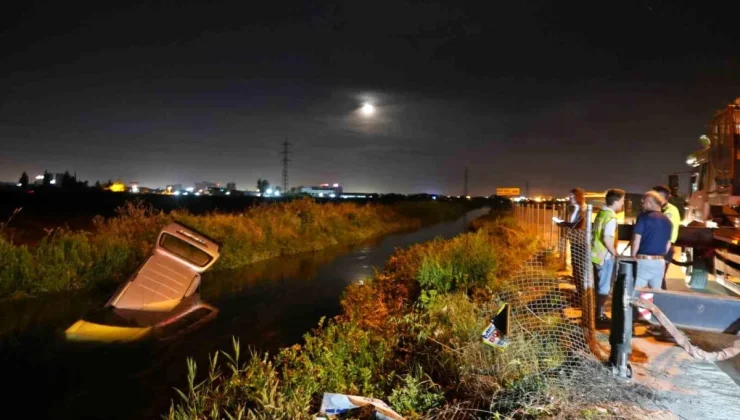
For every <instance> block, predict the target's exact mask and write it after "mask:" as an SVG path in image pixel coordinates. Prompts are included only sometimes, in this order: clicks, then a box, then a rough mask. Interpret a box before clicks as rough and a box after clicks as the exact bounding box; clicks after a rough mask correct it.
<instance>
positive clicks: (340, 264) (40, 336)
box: [0, 210, 485, 418]
mask: <svg viewBox="0 0 740 420" xmlns="http://www.w3.org/2000/svg"><path fill="white" fill-rule="evenodd" d="M483 213H485V210H477V211H473V212H471V213H469V214H468V215H467V217H466V218H461V219H460V220H458V221H456V222H453V223H447V224H441V225H436V226H431V227H428V228H424V229H421V230H418V231H416V232H411V233H402V234H395V235H389V236H386V237H384V238H382V239H378V240H374V241H369V242H367V243H363V244H360V245H356V246H337V247H333V248H330V249H326V250H324V251H319V252H314V253H307V254H300V255H294V256H285V257H282V258H280V259H275V260H269V261H264V262H261V263H256V264H251V265H248V266H244V267H242V268H239V269H235V270H220V271H211V272H206V273H204V274H203V278H202V282H201V290H200V295H201V297H202V299H203V301H205V302H208V303H209V304H210V305H212V306H214V307H216V308H217V309H218V310H219V314H218V316H217V317H215V319H213V320H211V321H210V322H208V323H207V324H205V325H203V326H202V328H199V329H197V330H196V331H194V332H191V333H189V334H187V335H184V336H179V337H177V338H175V339H174V340H169V341H158V340H151V339H150V340H144V341H140V342H136V343H128V344H113V345H111V344H99V343H80V342H69V341H67V340H65V338H64V331H65V329H66V328H67V327H68V326H70V325H72V324H73V323H74V322H75V321H76V320H78V319H80V318H81V317H83V316H84V315H85V314H86V313H89V312H90V311H92V310H94V309H95V308H98V307H100V306H102V305H104V304H105V302H106V301H107V298H108V297H109V296H110V293H111V292H112V290H109V291H104V292H95V293H86V294H76V295H67V296H54V297H44V298H40V299H33V300H25V301H23V302H18V303H15V304H14V303H12V302H11V303H10V304H9V305H5V306H3V307H0V313H2V319H3V320H7V321H10V322H9V323H11V322H12V326H6V325H3V326H1V327H0V328H1V329H0V346H1V347H0V368H2V370H3V373H4V374H5V377H6V378H10V379H11V381H12V382H13V383H14V384H16V385H17V386H16V387H15V390H16V391H17V392H14V391H12V392H11V395H10V396H8V397H9V399H11V400H13V401H18V403H20V402H22V401H24V400H26V401H29V402H31V403H32V404H33V405H32V407H35V408H34V411H33V417H74V418H101V417H105V418H157V417H159V415H160V414H161V413H162V412H164V411H165V410H166V409H167V407H168V405H169V402H170V400H171V399H173V398H176V394H175V393H174V391H173V390H172V387H173V386H177V387H183V385H184V381H185V373H186V370H185V360H186V358H187V357H190V356H192V357H194V358H195V359H196V361H197V363H198V366H199V368H200V372H205V369H206V367H207V365H208V358H207V357H208V354H209V353H213V352H214V351H216V350H227V349H230V348H231V338H232V336H237V337H238V338H239V340H240V341H241V344H242V348H243V351H244V353H246V347H248V346H251V347H253V348H255V349H257V350H258V351H260V352H263V351H270V350H276V349H278V348H279V347H282V346H287V345H291V344H294V343H296V342H299V341H300V340H301V336H302V335H303V334H305V333H306V332H307V331H309V330H310V329H311V328H313V327H315V326H316V325H317V323H318V321H319V319H320V318H321V317H323V316H326V317H332V316H334V315H336V314H337V313H338V312H339V310H340V305H339V298H340V295H341V293H342V291H343V290H344V288H345V287H346V286H347V285H348V284H351V283H353V282H356V281H360V280H361V279H364V278H367V277H370V276H372V275H373V273H374V270H375V268H376V267H378V268H382V267H383V265H384V264H385V261H386V260H387V259H388V257H389V256H390V255H391V254H392V253H393V251H394V249H396V248H399V247H406V246H409V245H411V244H414V243H418V242H423V241H427V240H431V239H433V238H435V237H452V236H454V235H456V234H458V233H460V232H462V231H464V229H465V222H466V221H467V220H472V218H475V217H478V216H479V215H482V214H483ZM14 320H20V321H19V322H15V321H14ZM29 390H33V391H32V392H29ZM16 394H17V395H16Z"/></svg>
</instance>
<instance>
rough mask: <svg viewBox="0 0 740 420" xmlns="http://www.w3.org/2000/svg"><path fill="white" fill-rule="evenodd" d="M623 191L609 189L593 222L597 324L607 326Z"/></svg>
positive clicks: (592, 249)
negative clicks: (604, 202)
mask: <svg viewBox="0 0 740 420" xmlns="http://www.w3.org/2000/svg"><path fill="white" fill-rule="evenodd" d="M624 196H625V192H624V190H619V189H611V190H609V191H607V192H606V206H605V207H603V208H602V209H601V210H599V213H598V214H597V215H596V219H595V220H594V224H593V243H592V244H591V262H592V263H593V266H594V280H596V307H597V312H596V323H597V325H599V326H600V327H602V326H608V325H610V323H611V319H609V317H607V316H606V314H605V307H606V302H607V301H608V300H609V291H610V289H611V280H612V273H613V272H614V263H615V261H616V259H617V240H618V235H617V213H619V212H620V211H622V209H623V208H624Z"/></svg>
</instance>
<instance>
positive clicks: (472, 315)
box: [167, 219, 549, 419]
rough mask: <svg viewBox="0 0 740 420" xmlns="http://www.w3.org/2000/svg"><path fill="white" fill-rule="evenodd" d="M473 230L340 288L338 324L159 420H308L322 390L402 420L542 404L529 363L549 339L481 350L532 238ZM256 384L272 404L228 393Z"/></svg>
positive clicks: (492, 224)
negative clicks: (369, 400) (365, 399)
mask: <svg viewBox="0 0 740 420" xmlns="http://www.w3.org/2000/svg"><path fill="white" fill-rule="evenodd" d="M478 228H479V230H478V231H477V232H473V233H467V234H463V235H460V236H458V237H456V238H453V239H451V240H446V241H443V240H435V241H431V242H428V243H424V244H419V245H415V246H413V247H411V248H409V249H406V250H399V251H397V252H396V253H395V254H394V255H393V257H392V258H391V259H390V260H389V261H388V263H387V265H386V267H385V269H384V270H383V271H382V272H380V273H378V274H377V275H376V276H375V277H374V278H372V279H368V280H367V281H366V282H364V284H362V285H360V284H354V285H351V286H350V287H348V289H347V290H346V291H345V295H344V297H343V300H342V309H343V310H342V314H341V315H340V316H338V317H337V318H335V319H333V320H330V321H328V322H323V321H322V323H321V324H320V326H319V328H318V329H316V330H315V331H313V332H311V333H309V334H307V335H306V336H305V337H304V340H305V341H304V344H302V345H295V346H293V347H290V348H286V349H283V350H282V351H281V352H280V353H279V354H277V355H275V356H273V357H269V356H264V355H256V354H255V355H253V356H252V359H251V361H250V362H249V363H247V364H246V365H245V366H246V367H245V369H243V370H238V371H235V370H234V369H227V370H226V371H222V370H219V368H218V367H215V369H216V370H217V371H218V372H220V373H219V379H218V380H216V381H214V382H212V383H209V384H208V385H207V386H203V387H202V388H200V389H199V390H198V391H197V392H195V393H194V394H192V395H184V393H183V395H182V396H181V398H180V400H179V401H176V402H173V404H172V407H171V410H170V412H169V414H168V415H167V417H168V418H171V419H200V418H208V416H211V417H214V416H215V417H225V418H231V417H232V416H236V415H237V414H238V413H242V414H243V415H244V416H245V418H291V419H309V418H312V417H313V414H314V413H316V412H317V410H318V404H319V401H320V398H321V395H322V393H324V392H339V393H347V394H356V395H365V396H369V397H375V398H380V399H384V400H385V401H387V402H388V403H389V404H391V405H392V406H393V407H394V409H396V410H397V411H398V412H400V413H401V414H402V415H405V416H407V417H408V418H428V417H430V416H434V415H437V414H439V415H442V414H441V413H443V412H444V410H446V409H449V408H450V407H452V406H454V405H456V404H460V403H463V404H468V406H469V407H471V408H473V409H474V410H477V412H480V413H487V414H486V416H489V417H495V416H496V413H500V414H502V415H504V416H507V415H510V414H513V413H515V412H517V411H518V410H520V409H521V407H522V406H523V405H526V403H528V402H532V401H534V400H537V401H539V399H541V398H544V396H545V388H544V385H543V383H542V382H541V381H540V380H538V379H537V378H538V377H539V376H537V375H535V373H540V372H541V371H542V370H543V369H547V368H549V366H538V365H537V363H538V358H537V355H538V354H540V353H541V351H542V349H540V348H539V347H538V346H542V345H546V344H543V343H546V341H543V342H527V343H518V342H517V343H514V344H513V345H512V346H511V349H510V350H507V351H505V352H501V351H495V350H493V349H491V348H488V347H487V346H484V345H483V344H481V342H480V332H481V331H482V330H483V329H484V328H485V326H486V324H487V322H488V319H490V317H491V316H492V315H493V314H495V313H496V310H497V309H498V306H499V304H498V303H496V299H495V297H494V298H492V297H491V291H492V290H495V289H497V288H501V287H502V286H501V283H505V280H504V278H505V276H506V275H507V274H508V273H510V272H512V271H513V270H515V269H516V266H517V265H519V264H521V263H523V261H524V259H522V260H519V261H517V259H516V258H517V257H518V256H520V255H522V253H525V252H527V251H529V250H530V249H531V247H532V245H531V243H532V242H533V241H534V238H533V237H532V236H529V235H528V234H527V233H526V232H525V231H524V230H522V229H521V228H519V227H518V226H516V225H515V224H513V223H512V222H511V221H510V220H507V219H502V220H498V219H490V220H488V221H486V222H485V223H483V224H481V225H479V226H478ZM506 244H509V245H514V246H515V248H511V247H507V246H504V245H506ZM509 254H512V255H509ZM482 290H483V291H485V292H481V291H482ZM235 352H236V353H238V349H236V350H235ZM265 366H269V372H267V373H265V369H266V368H265ZM209 375H211V374H209ZM194 378H195V375H193V379H192V380H194ZM257 378H262V379H260V380H259V381H258V380H257ZM255 381H258V382H260V383H262V384H265V385H263V386H265V390H266V391H265V393H267V394H269V395H274V397H271V398H268V399H267V400H269V404H265V401H264V400H265V397H264V395H265V394H264V393H263V394H260V393H257V392H256V391H248V392H242V393H238V394H237V393H229V392H226V391H225V389H226V388H225V387H228V386H229V385H228V384H232V383H247V382H248V383H254V382H255ZM268 383H269V385H267V384H268ZM190 388H191V389H192V385H191V386H190ZM499 397H500V398H499ZM545 399H546V398H545ZM194 401H198V404H195V403H194ZM494 401H498V402H497V403H494ZM545 405H547V404H545ZM525 417H526V416H525Z"/></svg>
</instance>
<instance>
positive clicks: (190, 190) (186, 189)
mask: <svg viewBox="0 0 740 420" xmlns="http://www.w3.org/2000/svg"><path fill="white" fill-rule="evenodd" d="M194 190H195V188H193V187H188V188H185V191H187V192H193V191H194Z"/></svg>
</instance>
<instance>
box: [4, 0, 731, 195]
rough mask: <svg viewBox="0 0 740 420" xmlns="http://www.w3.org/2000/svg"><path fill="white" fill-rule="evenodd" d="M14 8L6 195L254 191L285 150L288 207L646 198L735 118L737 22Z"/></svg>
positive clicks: (369, 5)
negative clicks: (25, 179) (314, 200)
mask: <svg viewBox="0 0 740 420" xmlns="http://www.w3.org/2000/svg"><path fill="white" fill-rule="evenodd" d="M17 3H23V4H21V5H16V6H13V7H15V9H13V8H10V9H4V11H3V13H2V15H3V16H2V18H0V24H1V26H0V31H2V32H1V33H2V37H1V45H0V48H1V51H2V65H1V66H0V142H1V146H2V147H1V148H0V180H4V181H13V180H17V179H18V177H19V176H20V174H21V172H22V171H24V170H25V171H27V172H28V173H29V175H31V176H34V175H36V174H38V173H41V172H43V170H44V169H48V170H50V171H54V172H61V171H64V170H65V169H67V170H70V171H76V172H77V173H78V175H79V177H80V178H81V179H88V180H90V181H91V182H94V181H95V180H101V181H105V180H108V179H122V180H124V181H126V182H129V181H139V182H140V183H141V184H142V185H146V186H152V187H157V186H164V185H166V184H171V183H183V184H192V183H193V182H196V181H202V180H207V181H216V182H222V183H226V182H230V181H234V182H236V183H237V186H238V188H242V189H243V188H250V189H254V188H255V184H256V180H257V178H259V177H262V178H267V179H268V180H270V181H271V182H272V183H273V184H280V176H281V166H280V156H279V150H280V143H281V142H283V141H284V140H286V139H287V140H288V141H290V142H291V143H292V144H293V148H292V150H293V155H292V156H291V159H292V160H293V162H291V167H290V185H291V186H296V185H314V184H318V183H322V182H331V183H333V182H340V183H342V184H343V185H344V186H345V190H347V191H379V192H401V193H411V192H429V193H441V194H455V195H457V194H461V193H462V188H463V187H462V185H463V171H464V168H465V167H469V168H470V193H471V194H475V195H479V194H480V195H483V194H491V193H493V192H494V189H495V188H496V187H510V186H520V187H522V188H523V187H524V184H525V182H526V181H529V184H530V187H531V192H532V193H533V194H539V193H549V194H562V193H564V192H566V191H567V190H568V189H570V188H571V187H573V186H581V187H584V188H586V189H587V190H604V189H606V188H609V187H621V188H624V189H627V190H628V191H631V192H640V191H643V190H645V189H647V188H649V187H650V186H652V185H653V184H655V183H666V182H667V175H668V174H669V173H671V172H675V171H681V170H686V169H688V167H687V166H686V165H685V160H686V155H687V154H688V153H690V152H691V151H692V150H693V149H695V148H696V147H695V146H697V145H698V142H697V139H698V137H699V135H700V134H702V133H703V132H704V129H705V125H706V123H707V122H708V120H709V118H710V117H711V115H712V114H713V112H714V111H715V110H717V109H719V108H721V107H723V106H724V105H725V104H726V103H727V102H728V101H729V100H731V99H733V98H734V97H737V96H740V32H738V29H737V28H738V27H740V10H738V6H737V5H738V3H740V2H716V3H714V2H708V1H705V2H687V4H689V5H690V6H678V5H675V3H676V2H671V1H620V2H598V1H589V2H580V1H578V2H577V1H567V2H566V1H554V2H540V1H521V2H518V1H510V2H496V1H486V2H480V3H469V2H462V1H461V2H445V3H435V2H429V1H418V2H405V1H400V0H393V1H377V0H374V1H359V0H356V1H350V2H346V3H340V4H338V5H331V6H329V5H324V4H323V3H320V2H308V1H302V2H292V3H290V4H293V6H286V4H289V3H288V2H278V1H268V2H262V1H241V2H235V3H231V4H226V3H221V2H213V3H214V4H207V3H210V2H206V1H197V2H192V3H182V2H171V1H168V2H154V3H156V4H157V5H156V6H141V7H139V6H131V5H128V4H126V3H122V5H121V6H119V7H112V6H111V5H110V4H106V3H108V2H97V3H90V4H89V5H80V6H70V3H69V2H59V1H57V2H53V3H49V4H46V3H37V2H17ZM264 3H267V4H264ZM520 3H521V4H520ZM694 3H696V4H694ZM699 3H701V4H699ZM111 4H112V3H111ZM463 4H465V5H464V6H463ZM733 4H734V5H733ZM364 102H371V103H373V104H374V105H375V106H376V107H377V113H376V114H375V115H374V116H373V117H372V118H367V117H364V116H362V115H361V113H360V112H359V108H360V107H361V105H362V104H363V103H364Z"/></svg>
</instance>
